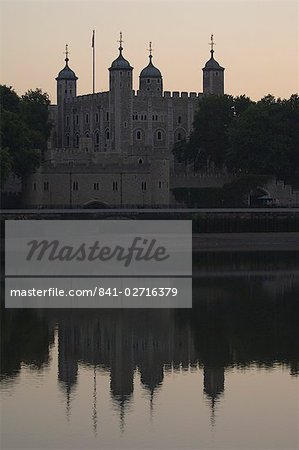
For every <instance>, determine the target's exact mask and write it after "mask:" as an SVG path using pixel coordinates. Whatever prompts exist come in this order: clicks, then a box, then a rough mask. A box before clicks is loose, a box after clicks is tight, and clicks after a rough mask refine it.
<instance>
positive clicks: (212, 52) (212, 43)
mask: <svg viewBox="0 0 299 450" xmlns="http://www.w3.org/2000/svg"><path fill="white" fill-rule="evenodd" d="M209 45H210V47H211V57H212V58H213V57H214V56H213V55H214V46H215V45H216V44H215V42H214V35H213V34H211V42H210V43H209Z"/></svg>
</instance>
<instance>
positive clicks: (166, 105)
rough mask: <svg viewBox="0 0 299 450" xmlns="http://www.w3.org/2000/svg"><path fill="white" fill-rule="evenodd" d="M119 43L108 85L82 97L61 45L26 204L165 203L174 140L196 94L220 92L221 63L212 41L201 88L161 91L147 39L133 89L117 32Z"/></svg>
mask: <svg viewBox="0 0 299 450" xmlns="http://www.w3.org/2000/svg"><path fill="white" fill-rule="evenodd" d="M119 42H120V45H119V48H118V52H119V54H118V56H117V58H116V59H115V60H114V61H113V62H112V64H111V66H110V67H109V91H107V92H100V93H92V94H88V95H77V83H78V77H77V75H76V73H75V72H74V70H72V69H71V67H70V65H69V55H68V50H67V49H66V57H65V66H64V68H63V69H62V70H61V71H60V72H59V73H58V76H57V78H56V82H57V105H51V107H50V118H51V121H52V123H53V128H52V133H51V137H50V140H49V143H48V150H47V152H46V153H45V156H44V161H43V162H42V164H41V166H40V168H39V169H38V170H37V172H36V173H35V174H33V175H31V176H30V177H29V179H28V180H27V182H26V184H25V186H24V188H25V192H24V194H25V201H26V204H27V205H31V206H34V207H35V206H38V205H45V206H51V207H55V206H57V207H58V206H64V207H73V206H83V207H84V206H85V207H86V206H93V205H94V206H101V205H102V206H105V205H107V206H110V205H113V206H154V205H155V206H167V205H169V201H170V200H169V198H170V174H171V173H173V172H174V170H175V164H174V161H173V155H172V149H173V146H174V144H175V143H176V142H178V141H181V140H186V139H188V137H189V135H190V133H191V131H192V125H193V120H194V114H195V112H196V109H197V108H198V103H199V98H200V97H201V96H202V95H206V94H216V95H223V94H224V70H225V69H224V68H223V67H221V66H220V64H219V63H218V62H217V61H216V60H215V59H214V49H213V39H212V43H211V51H210V59H209V60H208V61H207V62H206V64H205V66H204V67H203V69H202V71H203V90H202V92H199V93H196V92H190V93H188V92H177V91H175V92H169V91H164V89H163V88H164V80H163V76H162V73H161V71H160V70H159V69H158V68H157V67H155V65H154V63H153V55H152V49H151V45H150V49H149V61H148V64H147V66H146V67H145V68H144V69H143V70H142V71H141V72H140V74H139V89H138V90H137V91H134V90H133V67H132V66H131V64H130V63H129V61H127V60H126V58H125V55H124V49H123V41H122V36H121V38H120V41H119ZM189 69H190V70H194V67H190V68H189Z"/></svg>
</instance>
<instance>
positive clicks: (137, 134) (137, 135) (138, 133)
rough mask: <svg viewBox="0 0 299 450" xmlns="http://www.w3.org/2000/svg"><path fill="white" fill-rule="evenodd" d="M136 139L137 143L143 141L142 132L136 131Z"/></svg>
mask: <svg viewBox="0 0 299 450" xmlns="http://www.w3.org/2000/svg"><path fill="white" fill-rule="evenodd" d="M136 139H137V141H141V139H142V133H141V131H140V130H137V131H136Z"/></svg>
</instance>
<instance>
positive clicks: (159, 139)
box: [157, 131, 162, 141]
mask: <svg viewBox="0 0 299 450" xmlns="http://www.w3.org/2000/svg"><path fill="white" fill-rule="evenodd" d="M157 139H158V141H161V140H162V132H161V131H158V132H157Z"/></svg>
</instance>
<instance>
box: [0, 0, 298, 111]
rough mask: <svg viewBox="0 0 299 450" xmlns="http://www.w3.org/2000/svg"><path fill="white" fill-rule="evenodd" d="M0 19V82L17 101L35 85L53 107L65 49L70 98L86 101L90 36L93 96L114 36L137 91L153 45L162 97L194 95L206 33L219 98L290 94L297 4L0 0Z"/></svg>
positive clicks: (102, 81)
mask: <svg viewBox="0 0 299 450" xmlns="http://www.w3.org/2000/svg"><path fill="white" fill-rule="evenodd" d="M0 20H1V23H0V26H1V28H0V30H1V31H0V38H1V48H0V50H1V53H0V82H1V84H6V85H8V86H12V87H13V88H14V89H15V90H16V92H17V93H18V94H19V95H21V94H23V93H24V92H26V91H27V90H28V89H35V88H37V87H38V88H41V89H42V90H43V91H46V92H48V94H49V95H50V98H51V101H52V102H53V103H55V102H56V81H55V77H56V76H57V74H58V72H59V71H60V70H61V69H62V68H63V66H64V58H65V55H64V50H65V44H66V43H68V46H69V50H70V55H69V58H70V62H69V65H70V67H71V68H72V69H73V70H74V71H75V72H76V75H77V76H78V77H79V80H78V88H77V92H78V95H82V94H88V93H91V92H92V48H91V36H92V30H93V29H95V32H96V39H95V42H96V91H97V92H101V91H106V90H108V80H109V72H108V70H107V69H108V67H109V66H110V65H111V62H112V61H113V60H114V59H115V58H116V57H117V55H118V46H119V44H118V42H117V41H118V39H119V32H120V31H122V33H123V39H124V44H123V47H124V56H125V58H126V59H128V61H129V62H130V64H131V65H132V66H133V67H134V72H133V78H134V82H133V85H134V89H136V90H137V89H138V81H139V73H140V71H141V70H142V69H143V68H144V67H145V66H146V65H147V63H148V51H147V49H148V47H149V41H152V43H153V44H152V45H153V63H154V65H155V66H157V67H158V68H159V69H160V70H161V72H162V75H163V87H164V90H167V91H187V92H202V67H203V66H204V64H205V62H206V61H207V60H208V59H209V57H210V53H209V51H210V47H209V42H210V35H211V34H212V33H213V34H214V40H215V43H216V45H215V54H214V57H215V59H216V60H217V61H218V62H219V63H220V64H221V66H223V67H225V69H226V70H225V92H226V93H227V94H232V95H241V94H246V95H248V96H250V97H251V98H252V99H254V100H258V99H259V98H261V97H263V96H264V95H267V94H269V93H271V94H272V95H274V96H276V97H282V98H288V97H289V96H290V95H291V94H293V93H296V92H298V84H299V57H298V50H299V45H298V43H299V42H298V40H299V33H298V29H299V3H298V2H297V1H288V0H283V1H278V0H274V1H273V0H260V1H257V2H255V1H248V0H247V1H245V0H238V1H237V0H235V1H226V0H220V1H214V0H209V1H201V0H193V1H187V0H179V1H175V2H174V1H172V0H164V1H162V2H161V1H158V0H151V1H142V0H139V1H133V2H128V1H125V0H122V1H114V0H110V1H102V0H94V1H83V0H82V1H73V0H65V1H63V2H61V1H56V0H51V1H49V0H48V1H45V0H38V1H37V0H35V1H27V0H22V1H18V2H15V1H11V0H0Z"/></svg>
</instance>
